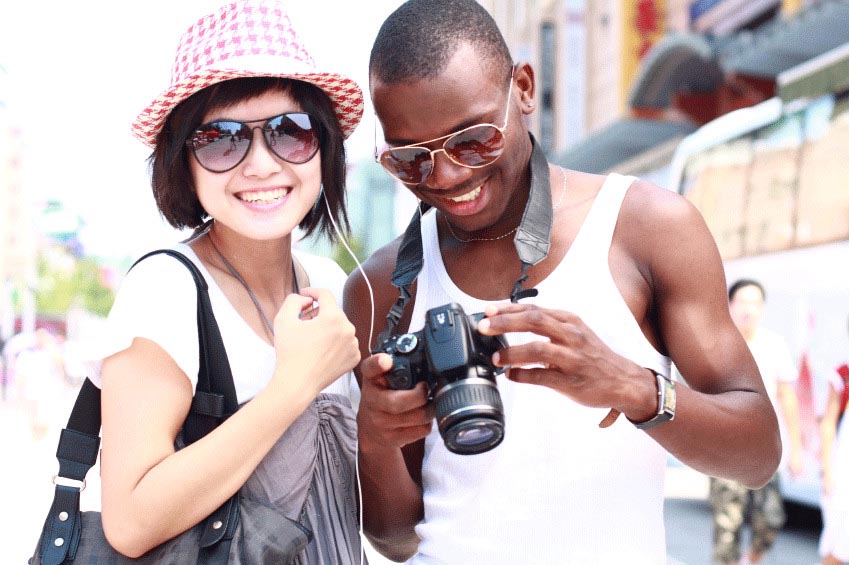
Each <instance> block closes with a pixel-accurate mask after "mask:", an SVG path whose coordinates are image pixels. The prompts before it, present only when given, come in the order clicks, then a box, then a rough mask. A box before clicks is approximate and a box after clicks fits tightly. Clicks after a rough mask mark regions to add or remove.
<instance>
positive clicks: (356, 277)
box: [345, 234, 403, 288]
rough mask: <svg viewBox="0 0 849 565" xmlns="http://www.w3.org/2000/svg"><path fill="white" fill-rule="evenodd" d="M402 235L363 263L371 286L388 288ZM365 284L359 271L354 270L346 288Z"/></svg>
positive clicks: (349, 276)
mask: <svg viewBox="0 0 849 565" xmlns="http://www.w3.org/2000/svg"><path fill="white" fill-rule="evenodd" d="M402 239H403V234H402V235H400V236H398V237H397V238H395V239H394V240H392V241H390V242H389V243H387V244H386V245H384V246H383V247H381V248H379V249H378V250H377V251H375V252H374V253H372V254H371V255H370V256H369V257H368V258H367V259H366V260H365V261H363V263H362V266H363V271H365V276H366V277H368V280H369V282H370V283H371V284H372V285H378V286H380V287H390V286H391V282H390V281H391V278H392V271H393V270H394V269H395V259H396V257H397V255H398V248H399V247H400V246H401V240H402ZM364 284H365V277H364V276H363V273H362V272H361V271H360V270H359V269H354V270H353V271H351V274H350V275H348V281H347V282H346V284H345V286H346V288H353V287H360V286H363V285H364Z"/></svg>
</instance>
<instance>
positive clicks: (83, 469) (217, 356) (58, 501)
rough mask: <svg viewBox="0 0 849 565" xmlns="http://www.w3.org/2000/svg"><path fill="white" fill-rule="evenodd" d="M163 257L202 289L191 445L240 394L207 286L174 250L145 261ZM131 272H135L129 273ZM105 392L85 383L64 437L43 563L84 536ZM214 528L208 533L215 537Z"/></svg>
mask: <svg viewBox="0 0 849 565" xmlns="http://www.w3.org/2000/svg"><path fill="white" fill-rule="evenodd" d="M159 253H164V254H166V255H170V256H172V257H174V258H175V259H177V260H179V261H180V262H181V263H183V265H185V266H186V268H188V269H189V271H190V272H191V273H192V277H193V278H194V281H195V286H196V287H197V295H198V298H197V316H198V346H199V350H200V352H199V355H200V369H199V371H198V384H197V389H196V392H195V396H194V398H193V399H192V407H191V409H190V410H189V415H188V416H187V417H186V422H185V423H184V424H183V436H184V440H185V442H186V444H189V443H191V442H193V441H196V440H198V439H200V438H201V437H203V436H204V435H206V434H207V433H209V432H211V431H212V430H213V429H215V427H216V426H217V425H218V424H219V423H220V422H222V421H223V420H224V419H225V418H227V417H228V416H229V415H231V414H233V413H234V412H235V411H236V410H237V409H238V401H237V398H236V388H235V385H234V384H233V375H232V373H231V371H230V363H229V361H228V359H227V351H226V350H225V349H224V343H223V341H222V340H221V332H220V331H219V329H218V323H217V322H216V321H215V316H214V314H213V312H212V305H211V304H210V301H209V292H208V287H207V284H206V280H205V279H204V278H203V275H202V274H201V273H200V271H199V270H198V268H197V266H196V265H195V264H194V263H192V262H191V260H189V259H188V258H187V257H186V256H185V255H183V254H182V253H180V252H178V251H174V250H172V249H160V250H157V251H152V252H151V253H148V254H146V255H144V256H143V257H142V258H141V259H139V260H138V261H136V262H135V263H134V264H133V266H135V265H136V264H138V262H139V261H142V260H143V259H145V258H147V257H149V256H151V255H155V254H159ZM130 268H131V269H132V267H130ZM100 423H101V413H100V389H99V388H97V386H96V385H95V384H94V383H92V382H91V380H89V379H86V380H85V381H84V382H83V384H82V387H81V388H80V392H79V394H78V395H77V399H76V401H75V402H74V407H73V408H72V409H71V416H70V417H69V419H68V424H67V426H66V427H65V429H63V430H62V432H61V434H60V437H59V446H58V448H57V450H56V458H57V459H58V460H59V473H58V475H57V477H56V479H55V480H54V482H55V483H56V489H55V492H54V496H53V504H52V506H51V508H50V513H49V514H48V516H47V519H46V520H45V522H44V528H43V530H42V539H41V543H40V545H39V553H40V554H41V556H42V562H44V563H62V562H63V561H64V559H65V558H66V557H67V555H68V551H69V550H70V548H72V547H75V546H76V543H75V540H76V539H78V538H79V535H80V529H79V525H80V510H79V501H80V498H79V497H80V491H81V490H82V488H83V487H84V484H85V482H84V481H85V477H86V475H87V474H88V471H89V470H90V469H91V468H92V466H94V464H95V462H96V461H97V455H98V450H99V449H100ZM235 501H236V497H235V496H234V497H232V498H230V499H228V501H227V502H225V503H224V504H223V505H222V506H221V507H220V508H219V509H218V510H217V511H216V512H215V513H213V515H212V516H210V518H208V519H207V522H209V523H210V524H212V523H213V522H214V520H213V518H215V519H219V517H220V516H228V515H230V514H232V512H233V511H234V510H233V509H234V506H235ZM210 528H211V529H212V530H214V529H215V528H214V527H213V526H209V527H205V529H206V530H208V531H211V530H210ZM58 538H61V539H63V540H65V541H67V542H70V543H62V544H60V545H56V544H54V543H52V542H53V540H56V539H58Z"/></svg>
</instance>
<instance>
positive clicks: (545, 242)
mask: <svg viewBox="0 0 849 565" xmlns="http://www.w3.org/2000/svg"><path fill="white" fill-rule="evenodd" d="M528 135H529V136H530V138H531V145H532V151H531V162H530V167H531V187H530V192H529V194H528V201H527V203H526V204H525V211H524V213H523V214H522V221H521V223H520V224H519V229H518V230H516V235H515V236H514V238H513V243H514V245H515V246H516V253H517V254H518V256H519V260H520V261H521V262H522V272H521V274H520V276H519V278H518V279H517V280H516V283H515V284H514V285H513V289H512V291H511V292H510V301H511V302H518V301H519V300H521V299H523V298H529V297H531V296H536V295H537V290H536V289H533V288H532V289H523V288H522V283H524V282H525V281H526V280H527V279H528V275H527V274H526V271H527V270H528V268H530V267H532V266H533V265H536V264H537V263H539V262H540V261H542V260H543V259H545V258H546V257H548V250H549V247H550V246H551V229H552V222H553V218H554V212H553V210H552V206H551V186H550V185H549V181H550V179H549V173H548V159H546V157H545V153H544V152H543V150H542V148H541V147H540V146H539V143H537V141H536V139H535V138H534V136H533V135H532V134H528ZM429 209H430V206H429V205H427V204H424V203H420V204H419V207H418V208H417V209H416V211H415V213H413V217H412V219H411V220H410V223H409V224H408V225H407V229H406V230H405V231H404V238H403V240H402V241H401V246H400V247H399V249H398V256H397V258H396V260H395V271H394V272H393V273H392V284H393V285H394V286H395V287H397V288H398V290H399V296H398V300H397V301H396V302H395V304H394V305H393V306H392V308H390V309H389V313H388V314H387V315H386V329H384V330H383V331H382V332H381V333H380V335H379V336H378V338H377V343H378V344H380V343H383V342H384V341H385V340H386V338H387V337H389V335H391V334H392V332H393V331H395V327H396V326H397V325H398V322H399V321H400V320H401V316H402V315H403V314H404V309H405V308H406V306H407V303H408V302H409V301H410V298H411V296H412V294H411V292H410V286H411V285H412V284H413V281H415V280H416V277H418V276H419V273H420V272H421V270H422V266H423V265H424V258H423V254H424V251H423V248H422V231H421V216H422V215H423V214H424V213H425V212H427V211H428V210H429Z"/></svg>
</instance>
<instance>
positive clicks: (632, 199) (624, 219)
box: [618, 179, 706, 243]
mask: <svg viewBox="0 0 849 565" xmlns="http://www.w3.org/2000/svg"><path fill="white" fill-rule="evenodd" d="M618 229H621V230H623V231H624V232H626V233H627V234H628V235H631V236H635V237H639V238H649V241H646V243H649V242H650V241H656V238H660V239H664V238H668V237H670V236H671V234H673V233H678V234H681V235H690V236H694V237H695V236H697V235H699V234H701V235H702V236H703V235H706V230H705V225H704V221H703V219H702V216H701V214H700V213H699V211H698V210H696V208H695V206H693V205H692V203H691V202H690V201H689V200H687V199H686V198H684V197H683V196H681V195H680V194H677V193H675V192H673V191H671V190H668V189H666V188H663V187H660V186H658V185H656V184H654V183H651V182H649V181H646V180H642V179H637V180H636V181H634V183H633V184H632V185H631V187H630V188H629V189H628V193H627V194H626V196H625V200H624V201H623V203H622V208H621V209H620V211H619V223H618ZM676 239H677V238H676Z"/></svg>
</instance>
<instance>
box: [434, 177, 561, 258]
mask: <svg viewBox="0 0 849 565" xmlns="http://www.w3.org/2000/svg"><path fill="white" fill-rule="evenodd" d="M558 168H559V169H560V173H561V174H562V175H563V188H561V189H560V198H558V199H557V204H555V206H554V208H552V209H551V213H552V215H553V214H554V212H556V211H557V209H558V208H560V205H561V204H563V196H564V195H565V194H566V171H565V170H564V169H563V167H558ZM443 218H444V219H445V225H446V226H448V231H449V232H450V233H451V237H453V238H454V239H456V240H457V241H459V242H461V243H471V242H473V241H498V240H499V239H504V238H505V237H509V236H511V235H513V234H514V233H516V230H518V229H519V226H516V227H515V228H513V229H512V230H510V231H508V232H507V233H503V234H501V235H499V236H498V237H470V238H469V239H463V238H462V237H460V236H458V235H457V234H456V233H454V228H453V227H451V222H449V221H448V218H447V217H445V216H443Z"/></svg>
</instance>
